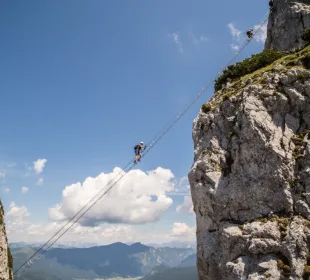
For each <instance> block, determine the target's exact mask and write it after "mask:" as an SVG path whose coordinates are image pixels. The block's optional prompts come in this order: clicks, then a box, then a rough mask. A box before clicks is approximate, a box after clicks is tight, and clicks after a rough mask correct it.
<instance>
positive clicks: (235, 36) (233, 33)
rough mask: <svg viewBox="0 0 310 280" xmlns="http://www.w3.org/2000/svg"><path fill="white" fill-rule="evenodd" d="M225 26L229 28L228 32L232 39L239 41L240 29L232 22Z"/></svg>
mask: <svg viewBox="0 0 310 280" xmlns="http://www.w3.org/2000/svg"><path fill="white" fill-rule="evenodd" d="M227 26H228V28H229V30H230V34H231V36H232V37H233V39H234V40H237V41H239V40H240V35H241V34H242V31H241V30H239V29H238V28H236V27H235V25H234V24H233V23H229V24H228V25H227Z"/></svg>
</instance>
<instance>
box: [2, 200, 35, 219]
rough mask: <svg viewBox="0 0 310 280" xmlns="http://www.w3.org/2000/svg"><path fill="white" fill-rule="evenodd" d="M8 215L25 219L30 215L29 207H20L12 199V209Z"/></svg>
mask: <svg viewBox="0 0 310 280" xmlns="http://www.w3.org/2000/svg"><path fill="white" fill-rule="evenodd" d="M6 215H7V216H8V217H13V218H14V219H18V220H19V219H24V218H26V217H28V216H29V215H30V213H29V212H28V209H27V207H25V206H21V207H18V206H16V204H15V202H14V201H12V202H11V204H10V209H9V211H8V212H7V214H6Z"/></svg>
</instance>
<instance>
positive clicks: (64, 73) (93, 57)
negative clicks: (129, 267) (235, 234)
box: [0, 0, 268, 239]
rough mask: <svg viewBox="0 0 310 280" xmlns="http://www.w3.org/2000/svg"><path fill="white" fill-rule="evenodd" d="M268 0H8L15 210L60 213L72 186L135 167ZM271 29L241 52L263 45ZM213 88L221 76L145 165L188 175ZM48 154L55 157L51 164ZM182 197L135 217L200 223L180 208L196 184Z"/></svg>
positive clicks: (167, 223) (7, 127) (32, 214)
mask: <svg viewBox="0 0 310 280" xmlns="http://www.w3.org/2000/svg"><path fill="white" fill-rule="evenodd" d="M266 12H268V1H267V0H266V1H254V0H247V1H245V0H240V1H237V2H236V1H226V2H225V3H223V2H218V1H199V0H196V1H194V2H193V1H185V0H170V1H163V0H158V1H142V0H133V1H120V0H116V1H115V0H113V1H98V0H92V1H85V0H84V1H81V0H74V1H73V0H70V1H69V0H67V1H63V0H53V1H39V0H28V1H21V0H16V1H2V2H1V4H0V36H1V52H0V61H1V67H0V92H1V97H2V99H1V103H2V108H1V110H0V120H1V127H2V135H1V137H0V172H1V173H0V176H1V174H2V177H3V178H2V182H1V183H0V187H1V190H0V192H1V200H2V202H3V204H4V207H5V209H6V210H7V212H9V211H10V210H12V209H13V210H15V212H14V211H13V212H14V213H15V214H12V215H11V216H10V218H11V219H17V216H18V215H19V214H21V213H22V214H21V215H23V213H24V216H23V218H24V219H27V223H29V224H30V225H31V224H42V223H49V222H51V221H50V220H49V214H48V209H49V208H52V207H55V205H56V204H58V203H60V202H61V201H62V199H63V197H62V191H63V189H64V188H65V187H66V186H69V185H71V184H75V183H77V182H83V181H84V180H85V179H86V178H87V177H90V176H91V177H96V176H98V175H99V174H100V173H102V172H104V173H111V172H113V169H114V168H115V167H123V166H124V165H125V164H126V163H127V162H128V160H130V158H131V157H132V156H133V146H134V145H135V144H136V143H137V142H139V141H141V140H143V141H145V142H148V141H149V140H150V139H151V138H152V137H153V136H154V135H155V134H156V133H157V131H158V130H160V129H161V128H162V127H163V126H164V125H165V124H166V123H167V121H169V120H170V119H171V118H173V117H174V116H176V115H177V114H178V112H179V111H180V110H181V109H182V108H184V107H185V106H187V104H188V103H189V102H190V101H191V100H193V98H195V96H196V94H197V93H198V92H199V91H200V89H201V88H202V87H203V86H205V85H206V84H208V83H209V82H210V81H211V80H212V79H213V78H214V76H215V75H216V74H217V73H218V72H219V71H220V69H221V67H223V66H224V65H225V64H226V63H227V62H228V61H229V60H230V59H231V57H232V56H233V55H234V52H235V50H234V48H236V47H237V46H238V45H240V44H241V43H242V42H243V41H244V40H245V34H244V33H245V31H246V30H247V29H248V28H250V27H253V26H254V25H257V24H259V23H260V21H261V20H262V18H263V17H264V15H265V14H266ZM229 24H230V25H229ZM259 36H262V40H253V42H252V43H251V44H250V45H249V46H248V48H247V49H245V50H244V51H243V52H242V54H241V55H240V56H239V57H238V59H237V60H242V59H243V58H245V57H248V56H250V55H251V54H254V53H257V52H260V51H261V50H262V49H263V34H260V35H259ZM238 38H239V40H238ZM212 93H213V88H212V87H211V88H210V89H209V90H208V92H207V93H206V94H205V95H204V96H203V97H202V98H201V100H200V101H198V102H197V104H196V105H194V106H193V107H192V109H191V110H190V111H189V112H188V113H187V114H186V115H185V116H184V117H183V118H182V119H181V120H180V121H179V122H178V124H177V125H176V126H175V127H174V128H173V129H172V130H171V131H170V132H169V134H167V135H166V136H165V137H164V138H163V139H162V140H161V141H160V142H159V143H158V144H157V146H156V147H154V149H152V151H151V152H150V153H149V154H148V155H147V157H145V158H144V159H143V161H142V163H141V164H140V165H139V166H138V167H137V169H141V170H142V171H144V172H147V171H149V170H154V169H156V168H157V167H162V168H164V169H169V170H171V172H172V173H173V174H174V175H175V177H176V178H182V177H184V176H187V173H188V171H189V169H190V167H191V165H192V163H193V143H192V138H191V128H192V121H193V119H194V118H195V117H196V115H197V114H198V112H199V109H200V107H201V105H202V103H203V102H205V101H207V100H208V99H209V98H210V96H211V94H212ZM38 159H46V162H45V165H44V168H43V169H42V172H40V173H39V174H37V173H36V172H35V170H34V169H33V162H35V161H37V160H38ZM30 168H31V170H30ZM27 173H28V174H27ZM40 178H43V183H42V184H40V185H37V182H38V180H39V179H40ZM23 186H26V187H27V188H28V192H26V193H24V194H23V193H22V191H21V188H22V187H23ZM8 189H9V191H8ZM163 191H164V190H163ZM171 198H172V199H173V204H172V205H170V206H169V207H168V208H167V209H166V210H165V211H163V212H162V213H161V214H160V220H159V222H157V223H156V225H154V224H148V223H146V224H145V225H140V226H134V227H135V228H140V227H142V228H143V230H147V229H148V230H149V231H154V227H155V228H156V230H158V231H165V230H166V231H169V230H171V227H172V225H173V223H175V222H177V223H184V224H186V225H188V226H189V227H194V226H195V216H194V215H192V214H188V213H186V212H177V211H176V207H177V206H180V205H181V204H182V203H183V200H184V196H182V195H179V196H171ZM12 202H14V204H12ZM116 203H117V200H116ZM22 207H24V208H22ZM116 207H117V208H121V207H122V205H116ZM25 211H27V212H25ZM11 213H12V212H11ZM25 213H29V215H25ZM29 224H28V226H29ZM107 226H108V225H107ZM47 236H48V235H47ZM47 236H46V237H47ZM15 237H16V236H14V238H15ZM9 239H10V235H9ZM21 239H22V238H21Z"/></svg>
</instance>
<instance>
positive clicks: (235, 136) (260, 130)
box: [189, 47, 310, 280]
mask: <svg viewBox="0 0 310 280" xmlns="http://www.w3.org/2000/svg"><path fill="white" fill-rule="evenodd" d="M309 57H310V47H307V48H305V49H303V50H302V51H300V52H298V53H294V54H291V55H287V56H284V57H281V58H280V59H278V60H276V61H275V62H273V63H272V64H271V65H268V66H266V67H265V68H263V69H259V70H257V71H256V72H254V73H251V74H249V75H247V76H243V77H242V78H241V79H236V80H235V81H233V82H232V83H231V84H230V85H229V86H228V87H226V88H225V89H223V90H220V91H218V92H216V93H215V94H214V95H213V97H212V98H211V100H210V101H209V102H208V103H207V104H204V105H203V106H202V110H201V112H200V113H199V115H198V116H197V117H196V119H195V120H194V123H193V141H194V147H195V152H194V164H193V166H192V169H191V171H190V172H189V181H190V185H191V193H192V199H193V203H194V210H195V213H196V219H197V266H198V271H199V279H200V280H229V279H231V280H235V279H240V280H241V279H242V280H243V279H251V280H254V279H310V278H309V276H310V251H309V250H310V71H309V70H308V69H309V60H310V59H309ZM307 68H308V69H307Z"/></svg>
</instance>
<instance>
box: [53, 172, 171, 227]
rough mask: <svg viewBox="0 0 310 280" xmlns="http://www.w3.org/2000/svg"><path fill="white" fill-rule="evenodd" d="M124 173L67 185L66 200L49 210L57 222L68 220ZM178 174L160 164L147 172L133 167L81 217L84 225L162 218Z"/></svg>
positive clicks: (113, 173) (101, 175)
mask: <svg viewBox="0 0 310 280" xmlns="http://www.w3.org/2000/svg"><path fill="white" fill-rule="evenodd" d="M121 174H123V171H122V170H121V169H120V168H115V169H114V170H113V172H111V173H108V174H105V173H101V174H100V175H98V176H97V177H95V178H91V177H89V178H87V179H86V180H85V181H84V182H83V183H76V184H72V185H70V186H67V187H65V189H64V190H63V192H62V200H61V201H60V202H59V203H58V204H57V205H56V206H55V207H53V208H50V209H49V217H50V219H52V220H54V221H64V220H67V219H69V218H71V217H72V216H74V215H75V214H76V212H78V211H79V210H80V209H81V208H82V207H83V206H84V205H85V204H86V203H87V202H88V201H89V200H90V199H92V198H93V196H95V195H96V194H98V192H99V191H102V189H104V190H106V189H107V186H106V185H107V183H108V182H109V181H110V180H113V179H114V178H118V176H120V175H121ZM173 179H174V175H173V174H172V172H171V171H170V170H169V169H164V168H161V167H158V168H157V169H155V170H152V171H148V172H143V171H141V170H131V171H129V172H128V174H127V175H126V176H125V177H123V179H122V180H121V181H120V182H118V183H117V184H116V185H115V186H114V187H113V188H112V189H111V190H110V191H109V192H108V193H107V194H106V195H105V196H104V197H103V198H102V199H101V200H100V201H98V203H97V204H96V205H95V206H94V207H92V208H91V209H90V210H89V211H88V212H87V213H86V214H85V215H84V216H83V217H82V218H81V220H80V222H81V224H82V225H84V226H85V225H88V226H95V225H98V224H100V223H103V222H108V223H126V224H144V223H148V222H154V221H157V220H159V218H160V216H161V214H162V213H163V212H164V211H166V210H167V209H168V208H169V207H170V206H171V205H172V203H173V200H172V199H171V198H170V197H168V196H167V195H166V193H167V192H169V191H171V190H173V189H174V187H175V183H174V182H173Z"/></svg>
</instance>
